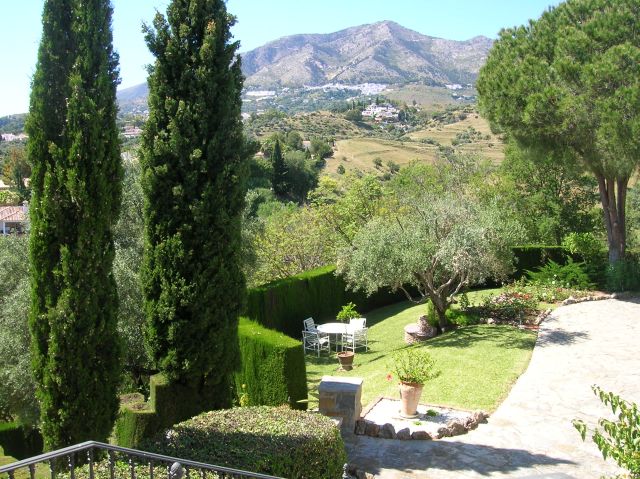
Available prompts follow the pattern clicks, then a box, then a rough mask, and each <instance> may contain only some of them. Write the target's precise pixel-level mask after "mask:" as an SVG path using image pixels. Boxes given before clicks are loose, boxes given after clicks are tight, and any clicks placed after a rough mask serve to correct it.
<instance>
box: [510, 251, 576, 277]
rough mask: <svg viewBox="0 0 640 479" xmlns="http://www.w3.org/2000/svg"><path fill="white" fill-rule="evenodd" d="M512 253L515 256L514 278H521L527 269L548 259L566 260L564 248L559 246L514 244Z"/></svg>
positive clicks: (537, 266)
mask: <svg viewBox="0 0 640 479" xmlns="http://www.w3.org/2000/svg"><path fill="white" fill-rule="evenodd" d="M513 254H514V256H515V257H516V262H515V263H516V264H515V266H516V271H515V272H514V273H513V278H514V279H519V278H521V277H522V276H524V275H525V274H526V272H527V271H529V270H533V269H535V268H539V267H540V266H543V265H544V264H546V263H547V262H548V261H549V260H553V261H555V262H557V263H564V262H565V261H566V260H567V259H566V258H567V255H566V253H565V250H564V248H562V247H561V246H538V245H527V246H516V247H515V248H513Z"/></svg>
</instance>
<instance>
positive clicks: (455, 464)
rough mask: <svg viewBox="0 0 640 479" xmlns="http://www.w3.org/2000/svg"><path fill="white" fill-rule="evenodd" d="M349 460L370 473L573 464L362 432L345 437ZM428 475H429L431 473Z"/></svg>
mask: <svg viewBox="0 0 640 479" xmlns="http://www.w3.org/2000/svg"><path fill="white" fill-rule="evenodd" d="M345 444H346V447H347V456H348V458H349V463H350V464H353V465H355V466H356V467H358V469H362V470H364V471H366V472H369V473H372V474H374V475H378V474H380V473H381V472H382V471H383V470H395V471H399V472H409V471H427V470H428V471H429V473H431V474H432V475H433V477H434V478H436V477H438V475H437V471H439V470H440V471H460V472H463V471H468V472H475V473H477V474H482V475H488V474H491V473H494V472H502V473H507V472H512V471H514V472H515V471H518V470H520V469H530V468H535V467H537V466H554V465H560V464H575V462H573V461H569V460H566V459H560V458H556V457H552V456H547V455H545V454H534V453H531V452H529V451H525V450H523V449H507V448H498V447H492V446H487V445H478V444H466V443H463V442H458V441H398V440H389V439H374V438H370V437H365V436H351V437H349V438H345ZM431 474H430V475H429V476H428V477H432V475H431Z"/></svg>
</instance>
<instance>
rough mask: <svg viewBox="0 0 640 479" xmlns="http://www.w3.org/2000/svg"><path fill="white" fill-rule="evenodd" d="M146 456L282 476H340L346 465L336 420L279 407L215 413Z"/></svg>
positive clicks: (183, 427)
mask: <svg viewBox="0 0 640 479" xmlns="http://www.w3.org/2000/svg"><path fill="white" fill-rule="evenodd" d="M142 448H143V449H144V450H146V451H150V452H154V453H158V454H165V455H168V456H173V457H180V458H185V459H190V460H192V461H200V462H204V463H207V464H216V465H220V466H226V467H233V468H237V469H243V470H247V471H252V472H259V473H263V474H271V475H275V476H280V477H290V478H304V479H324V478H337V477H341V474H342V467H343V465H344V463H345V462H347V456H346V453H345V449H344V443H343V441H342V437H341V436H340V432H339V430H338V428H337V427H336V426H335V424H334V423H333V421H332V420H331V419H329V418H327V417H325V416H322V415H320V414H313V413H309V412H304V411H296V410H293V409H290V408H288V407H286V406H281V407H275V408H274V407H269V406H258V407H243V408H234V409H223V410H220V411H211V412H207V413H204V414H201V415H199V416H196V417H194V418H192V419H190V420H188V421H185V422H183V423H180V424H177V425H175V426H174V427H173V428H171V430H170V431H168V432H167V433H164V434H159V435H158V436H156V437H155V438H154V440H152V441H148V442H145V443H144V444H143V445H142Z"/></svg>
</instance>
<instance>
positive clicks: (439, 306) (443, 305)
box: [429, 294, 449, 334]
mask: <svg viewBox="0 0 640 479" xmlns="http://www.w3.org/2000/svg"><path fill="white" fill-rule="evenodd" d="M429 296H430V297H431V302H432V303H433V309H434V310H435V311H436V314H437V315H438V334H442V333H444V332H445V331H446V330H447V327H448V326H449V321H448V320H447V314H446V313H447V308H448V307H449V303H448V302H447V297H446V294H445V295H444V296H443V297H441V296H438V295H435V294H430V295H429Z"/></svg>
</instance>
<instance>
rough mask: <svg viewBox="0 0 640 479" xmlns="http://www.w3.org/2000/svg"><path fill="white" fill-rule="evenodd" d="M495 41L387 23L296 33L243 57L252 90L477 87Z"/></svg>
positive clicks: (247, 79)
mask: <svg viewBox="0 0 640 479" xmlns="http://www.w3.org/2000/svg"><path fill="white" fill-rule="evenodd" d="M492 43H493V41H492V40H491V39H489V38H486V37H482V36H479V37H474V38H472V39H470V40H467V41H454V40H444V39H442V38H435V37H429V36H427V35H422V34H421V33H418V32H415V31H413V30H409V29H407V28H404V27H402V26H401V25H398V24H397V23H394V22H390V21H384V22H378V23H373V24H370V25H361V26H358V27H352V28H347V29H346V30H341V31H339V32H335V33H329V34H312V35H292V36H288V37H283V38H280V39H279V40H275V41H272V42H269V43H267V44H266V45H264V46H262V47H259V48H256V49H255V50H251V51H249V52H247V53H243V54H242V69H243V72H244V74H245V76H246V80H245V86H247V87H249V88H273V87H285V86H289V87H297V86H303V85H308V86H313V85H323V84H326V83H332V82H333V83H347V84H358V83H366V82H373V83H405V82H413V81H419V82H424V83H427V84H431V85H444V84H448V83H463V84H464V83H473V82H474V81H475V79H476V76H477V74H478V71H479V69H480V67H481V66H482V65H483V64H484V62H485V60H486V58H487V54H488V52H489V49H490V48H491V45H492Z"/></svg>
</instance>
